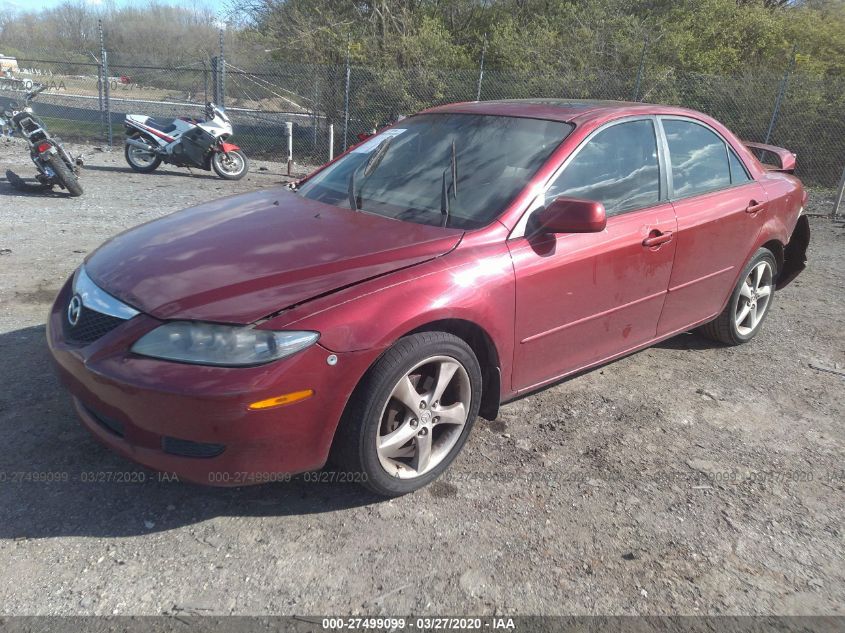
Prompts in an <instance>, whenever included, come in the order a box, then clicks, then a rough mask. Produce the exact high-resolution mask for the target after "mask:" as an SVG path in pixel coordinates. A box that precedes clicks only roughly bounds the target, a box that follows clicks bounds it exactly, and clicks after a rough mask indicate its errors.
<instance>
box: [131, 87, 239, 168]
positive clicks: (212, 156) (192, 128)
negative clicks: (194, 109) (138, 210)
mask: <svg viewBox="0 0 845 633" xmlns="http://www.w3.org/2000/svg"><path fill="white" fill-rule="evenodd" d="M124 126H125V127H126V148H125V152H124V153H125V155H126V162H127V163H129V166H130V167H131V168H132V169H134V170H135V171H139V172H141V173H150V172H152V171H155V169H156V168H157V167H158V166H159V165H160V164H161V163H169V164H171V165H176V166H178V167H188V168H190V167H197V168H199V169H205V170H206V171H211V170H212V169H213V170H214V171H215V172H216V173H217V175H218V176H220V177H221V178H224V179H226V180H240V179H241V178H243V177H244V176H245V175H246V172H247V170H248V169H249V161H248V160H247V157H246V155H245V154H244V153H243V151H242V150H241V148H240V147H238V146H237V145H234V144H232V143H229V142H227V139H228V138H229V137H230V136H232V122H231V121H230V120H229V117H228V116H226V113H225V112H223V110H222V109H220V108H219V107H217V106H216V105H214V104H213V103H207V104H206V106H205V119H191V118H187V117H185V118H178V119H172V120H166V121H162V120H157V119H154V118H152V117H148V116H143V115H140V114H127V115H126V120H125V121H124Z"/></svg>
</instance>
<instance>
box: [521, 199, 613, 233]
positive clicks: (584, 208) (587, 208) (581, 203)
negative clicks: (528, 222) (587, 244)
mask: <svg viewBox="0 0 845 633" xmlns="http://www.w3.org/2000/svg"><path fill="white" fill-rule="evenodd" d="M537 224H538V228H540V229H541V230H544V231H546V232H547V233H599V232H601V231H604V227H605V226H607V214H606V213H605V210H604V205H603V204H602V203H601V202H596V201H594V200H581V199H579V198H565V197H563V196H561V197H560V198H555V199H554V200H553V201H552V202H551V203H550V204H548V205H546V207H545V208H544V209H542V210H541V211H540V213H539V214H538V216H537Z"/></svg>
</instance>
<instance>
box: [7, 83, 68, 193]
mask: <svg viewBox="0 0 845 633" xmlns="http://www.w3.org/2000/svg"><path fill="white" fill-rule="evenodd" d="M46 88H47V86H39V87H37V88H34V89H33V90H30V91H28V92H26V93H24V98H23V102H20V101H15V100H12V101H11V102H10V104H9V105H8V106H7V107H6V108H4V110H3V112H2V117H0V129H3V128H9V129H10V130H11V132H13V133H17V134H20V135H21V136H23V137H24V138H25V139H26V142H27V143H28V144H29V156H30V158H31V159H32V162H33V163H35V167H36V169H38V173H37V174H36V176H35V178H36V180H38V182H39V183H41V186H42V187H44V188H52V187H54V186H55V185H59V186H60V187H61V188H62V189H66V190H67V192H68V193H69V194H70V195H71V196H74V197H76V196H81V195H82V185H81V184H80V183H79V168H80V167H81V166H82V157H81V156H80V157H78V158H74V157H73V156H72V155H71V153H70V152H68V151H67V150H66V149H65V148H64V145H62V142H61V140H60V139H59V138H56V137H53V136H50V133H49V132H48V131H47V128H46V126H45V125H44V123H43V122H42V121H41V119H39V118H38V117H37V116H36V115H35V113H34V112H33V111H32V106H31V105H30V102H31V101H32V100H33V99H34V98H35V97H36V96H37V95H38V94H39V93H40V92H42V91H43V90H45V89H46ZM6 175H7V176H8V177H9V180H10V182H11V183H12V184H13V185H15V186H16V187H18V188H26V183H25V182H24V181H23V180H22V179H21V178H20V177H18V176H17V175H16V174H14V173H13V172H11V171H7V172H6Z"/></svg>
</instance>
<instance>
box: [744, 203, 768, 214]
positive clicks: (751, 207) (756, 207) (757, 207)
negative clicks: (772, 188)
mask: <svg viewBox="0 0 845 633" xmlns="http://www.w3.org/2000/svg"><path fill="white" fill-rule="evenodd" d="M764 208H766V203H765V202H757V201H756V200H752V201H751V202H749V203H748V206H747V207H746V208H745V212H746V213H750V214H751V215H754V214H755V213H757V212H758V211H762V210H763V209H764Z"/></svg>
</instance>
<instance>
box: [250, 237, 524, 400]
mask: <svg viewBox="0 0 845 633" xmlns="http://www.w3.org/2000/svg"><path fill="white" fill-rule="evenodd" d="M462 246H463V244H462ZM514 311H515V292H514V273H513V264H512V262H511V258H510V253H509V252H508V249H507V246H506V244H505V243H504V242H503V241H500V242H498V243H489V244H485V245H481V246H467V247H464V248H461V247H458V248H457V249H455V250H454V251H452V252H451V253H448V254H446V255H444V256H442V257H439V258H436V259H433V260H430V261H428V262H424V263H422V264H419V265H417V266H412V267H410V268H406V269H403V270H400V271H397V272H395V273H391V274H388V275H385V276H383V277H379V278H376V279H373V280H370V281H367V282H364V283H361V284H357V285H355V286H352V287H350V288H346V289H343V290H340V291H338V292H336V293H333V294H331V295H329V296H326V297H320V298H318V299H315V300H313V301H309V302H306V303H304V304H302V305H300V306H297V307H295V308H293V309H291V310H287V311H284V312H282V313H280V314H279V315H277V316H275V317H274V318H272V319H270V320H269V321H267V322H265V323H262V324H261V326H260V327H262V328H268V329H274V330H276V329H277V330H282V329H301V330H314V331H317V332H320V345H322V346H323V347H325V348H327V349H329V350H331V351H335V352H338V353H343V352H357V351H362V350H378V351H382V350H384V349H387V348H388V347H390V345H392V344H393V343H394V342H395V341H396V340H398V339H399V338H401V337H402V336H404V335H405V334H407V333H409V332H412V331H414V330H417V329H420V328H423V327H425V326H426V325H428V324H430V323H433V322H436V321H444V320H460V321H467V322H470V323H472V324H474V325H476V326H478V327H479V328H480V329H481V330H482V331H483V332H484V333H485V334H486V335H487V336H488V338H489V339H490V341H492V343H493V346H494V348H495V352H496V355H497V356H498V359H499V365H500V371H501V375H500V385H501V387H500V388H501V391H502V396H505V395H507V393H509V387H508V388H506V386H509V385H510V374H511V363H512V359H513V344H514V343H513V328H514V321H513V319H514Z"/></svg>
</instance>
